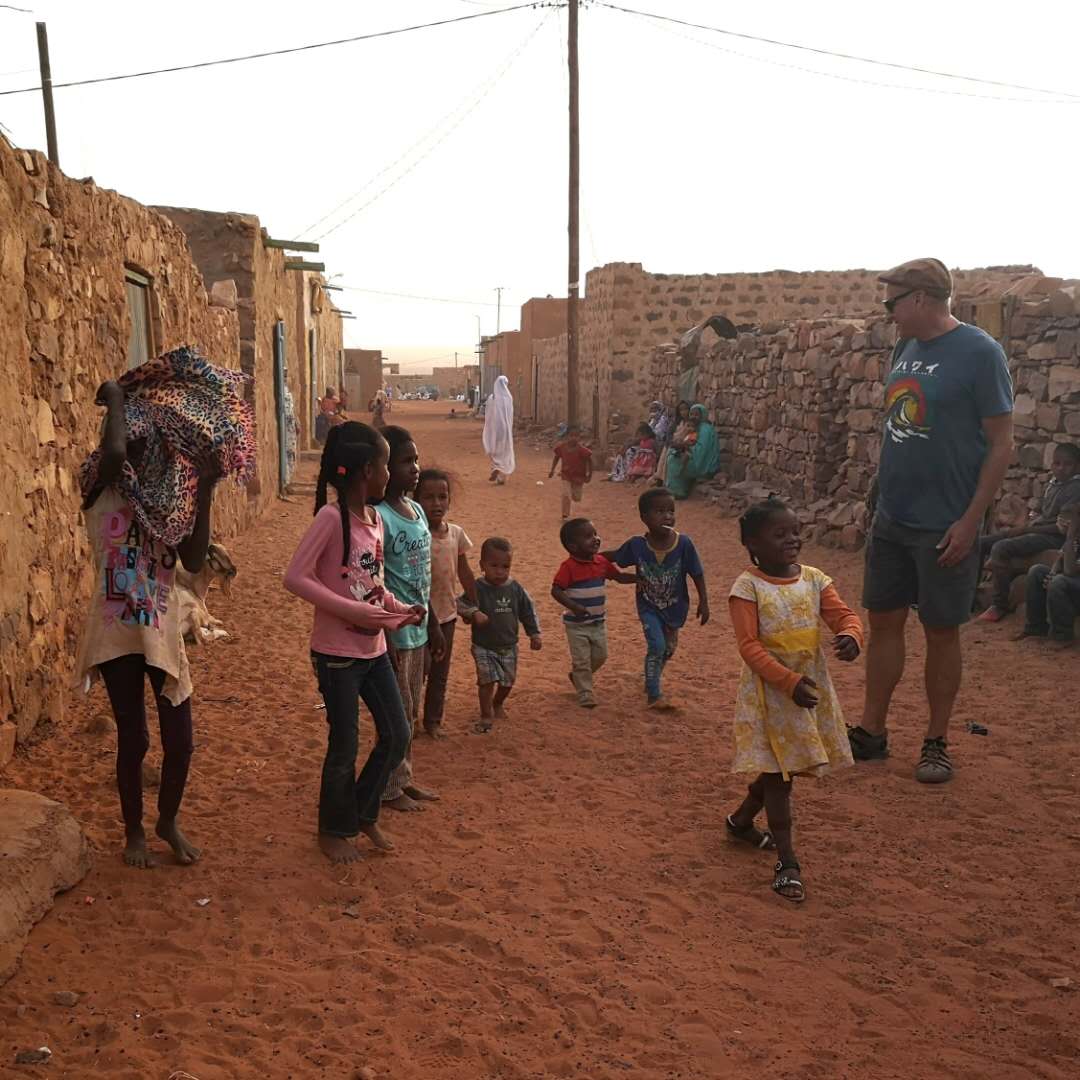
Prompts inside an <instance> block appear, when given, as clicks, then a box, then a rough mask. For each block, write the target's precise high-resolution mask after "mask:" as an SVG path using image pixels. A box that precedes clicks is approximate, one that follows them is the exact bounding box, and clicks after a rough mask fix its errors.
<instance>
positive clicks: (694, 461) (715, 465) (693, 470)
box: [664, 405, 720, 499]
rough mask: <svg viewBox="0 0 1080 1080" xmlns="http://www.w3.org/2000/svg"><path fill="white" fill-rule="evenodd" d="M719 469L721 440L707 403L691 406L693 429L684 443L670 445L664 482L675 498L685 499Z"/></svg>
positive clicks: (691, 426) (691, 428) (691, 425)
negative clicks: (711, 419)
mask: <svg viewBox="0 0 1080 1080" xmlns="http://www.w3.org/2000/svg"><path fill="white" fill-rule="evenodd" d="M719 471H720V440H719V438H718V437H717V434H716V428H715V427H714V426H713V425H712V424H711V423H710V422H709V420H708V411H707V410H706V408H705V406H704V405H694V406H692V407H691V409H690V431H689V432H688V433H687V435H686V436H685V438H684V439H683V442H682V446H681V447H676V446H675V445H674V444H673V445H672V447H671V452H670V453H669V454H668V459H667V472H666V474H665V477H664V480H665V486H666V487H667V489H668V491H670V492H671V494H672V495H674V496H675V498H676V499H686V498H689V497H690V493H691V492H692V491H693V490H694V485H695V484H696V483H697V482H698V481H699V480H711V479H712V478H713V477H714V476H715V475H716V474H717V473H718V472H719Z"/></svg>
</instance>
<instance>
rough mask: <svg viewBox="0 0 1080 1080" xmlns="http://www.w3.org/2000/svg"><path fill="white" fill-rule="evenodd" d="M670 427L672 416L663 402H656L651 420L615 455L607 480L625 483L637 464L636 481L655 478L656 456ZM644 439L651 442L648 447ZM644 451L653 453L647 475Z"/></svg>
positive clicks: (652, 405)
mask: <svg viewBox="0 0 1080 1080" xmlns="http://www.w3.org/2000/svg"><path fill="white" fill-rule="evenodd" d="M670 427H671V417H670V414H669V413H668V412H667V411H666V410H665V409H664V406H663V404H662V403H661V402H659V401H654V402H653V403H652V404H651V405H650V406H649V419H648V420H646V421H645V423H643V424H638V426H637V430H636V431H635V432H634V437H633V438H632V439H631V440H630V441H629V442H628V443H627V444H626V445H625V446H624V447H623V448H622V449H621V450H620V451H619V453H618V454H616V455H615V459H614V460H613V461H612V463H611V472H609V473H608V475H607V479H608V480H610V481H611V482H612V483H613V484H621V483H623V481H625V480H627V479H629V478H630V476H631V467H632V466H634V463H635V462H636V463H637V467H636V471H635V472H634V473H633V477H634V479H639V478H640V477H642V476H644V477H645V478H646V479H648V478H649V477H650V476H653V475H654V473H655V472H656V456H657V454H658V453H659V452H660V450H661V448H662V447H663V446H664V445H665V442H664V439H665V436H666V435H667V432H668V430H669V429H670ZM646 432H647V433H646ZM644 439H649V440H650V443H649V446H648V447H645V444H644V443H643V441H642V440H644ZM643 449H648V450H650V451H651V461H649V462H648V468H649V471H648V472H647V473H642V472H641V469H642V468H643V467H644V466H645V464H646V461H647V456H646V455H644V454H643V453H641V451H642V450H643Z"/></svg>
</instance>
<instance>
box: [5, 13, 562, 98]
mask: <svg viewBox="0 0 1080 1080" xmlns="http://www.w3.org/2000/svg"><path fill="white" fill-rule="evenodd" d="M556 3H557V0H531V2H529V3H524V4H514V5H513V6H511V7H504V8H496V9H495V10H493V11H477V12H474V13H472V14H471V15H458V16H455V17H454V18H452V19H438V20H436V21H435V22H428V23H418V24H416V25H415V26H399V27H397V28H396V29H394V30H379V31H377V32H376V33H372V34H357V35H355V36H354V37H347V38H337V39H336V40H334V41H317V42H313V43H312V44H310V45H296V46H293V47H292V48H288V49H271V50H269V51H267V52H258V53H248V54H247V55H245V56H228V57H225V58H224V59H221V60H203V61H200V62H199V63H197V64H179V65H177V66H175V67H166V68H155V69H154V70H152V71H133V72H129V73H128V74H126V75H103V76H100V77H99V78H96V79H77V80H74V81H72V82H54V83H53V84H52V85H53V89H54V90H61V89H63V88H64V87H68V86H90V85H92V84H94V83H107V82H119V81H120V80H122V79H141V78H143V77H144V76H146V75H169V74H172V73H173V72H176V71H194V70H195V69H197V68H208V67H217V66H218V65H220V64H238V63H241V62H242V61H245V60H263V59H265V58H266V57H268V56H286V55H288V54H290V53H299V52H308V51H310V50H311V49H326V48H329V47H330V46H331V45H349V44H351V43H353V42H356V41H371V40H373V39H375V38H385V37H394V36H395V35H398V34H407V33H410V32H411V31H413V30H430V29H431V28H432V27H436V26H450V25H451V24H453V23H461V22H469V21H470V20H472V19H486V18H488V16H490V15H505V14H507V13H508V12H511V11H524V10H525V9H526V8H533V9H535V8H540V7H552V6H555V5H556ZM40 89H41V87H40V86H25V87H23V88H22V89H21V90H0V97H7V96H9V95H11V94H31V93H36V92H37V91H38V90H40Z"/></svg>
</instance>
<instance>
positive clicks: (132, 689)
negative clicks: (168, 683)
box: [99, 653, 192, 833]
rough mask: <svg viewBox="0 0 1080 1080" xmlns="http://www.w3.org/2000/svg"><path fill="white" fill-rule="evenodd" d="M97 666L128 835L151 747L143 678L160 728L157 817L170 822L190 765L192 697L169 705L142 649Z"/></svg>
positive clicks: (159, 675) (136, 825)
mask: <svg viewBox="0 0 1080 1080" xmlns="http://www.w3.org/2000/svg"><path fill="white" fill-rule="evenodd" d="M99 670H100V671H101V677H102V679H103V680H104V682H105V689H106V690H107V691H108V694H109V701H110V703H111V704H112V710H113V715H114V716H115V717H116V786H117V787H118V788H119V789H120V811H121V813H122V814H123V815H124V827H125V828H126V829H127V831H128V832H129V833H130V832H133V831H137V830H139V829H141V828H142V816H143V795H142V763H143V758H144V757H146V751H147V750H148V749H149V748H150V733H149V732H148V731H147V729H146V699H145V696H144V687H143V681H144V676H145V677H147V678H149V680H150V686H151V687H152V688H153V691H154V698H155V699H156V701H157V713H158V724H159V726H160V728H161V748H162V751H163V757H162V762H161V787H160V788H159V789H158V815H159V816H160V818H161V820H162V821H164V822H170V821H172V820H174V819H175V817H176V815H177V814H178V813H179V811H180V801H181V800H182V799H183V797H184V785H185V784H186V783H187V775H188V766H189V765H190V764H191V752H192V730H191V699H190V698H189V699H188V700H187V701H185V702H184V703H183V704H181V705H173V704H172V702H170V701H169V699H168V698H165V697H162V694H161V690H162V687H163V686H164V685H165V672H164V671H162V670H161V669H160V668H155V667H150V666H149V665H148V664H147V663H146V657H144V656H143V655H142V654H141V653H132V654H131V655H129V656H121V657H118V658H117V659H116V660H109V661H107V662H106V663H104V664H101V665H100V667H99Z"/></svg>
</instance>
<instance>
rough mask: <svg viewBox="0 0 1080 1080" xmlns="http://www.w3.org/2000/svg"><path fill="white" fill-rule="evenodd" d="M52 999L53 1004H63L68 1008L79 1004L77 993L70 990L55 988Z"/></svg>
mask: <svg viewBox="0 0 1080 1080" xmlns="http://www.w3.org/2000/svg"><path fill="white" fill-rule="evenodd" d="M52 999H53V1004H54V1005H63V1006H65V1007H66V1008H68V1009H70V1008H71V1007H72V1006H73V1005H78V1004H79V995H78V994H76V993H74V992H73V991H71V990H57V991H56V993H55V994H53V996H52Z"/></svg>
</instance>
